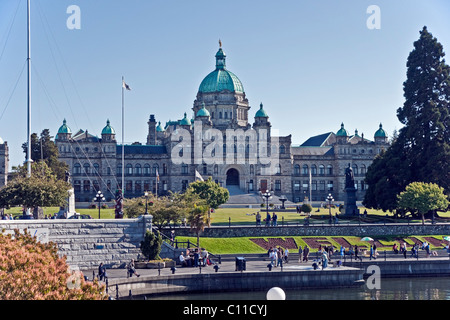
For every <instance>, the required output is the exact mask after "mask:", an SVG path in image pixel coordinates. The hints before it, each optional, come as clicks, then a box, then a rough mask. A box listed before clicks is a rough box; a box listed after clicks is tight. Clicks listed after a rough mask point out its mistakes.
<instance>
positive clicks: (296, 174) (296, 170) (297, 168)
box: [294, 164, 300, 176]
mask: <svg viewBox="0 0 450 320" xmlns="http://www.w3.org/2000/svg"><path fill="white" fill-rule="evenodd" d="M294 175H295V176H298V175H300V166H299V165H298V164H296V165H295V166H294Z"/></svg>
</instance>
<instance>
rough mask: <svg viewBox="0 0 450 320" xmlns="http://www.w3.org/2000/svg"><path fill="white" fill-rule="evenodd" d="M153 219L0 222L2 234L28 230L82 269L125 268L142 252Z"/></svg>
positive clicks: (142, 217)
mask: <svg viewBox="0 0 450 320" xmlns="http://www.w3.org/2000/svg"><path fill="white" fill-rule="evenodd" d="M151 221H152V216H151V215H148V216H141V217H139V218H137V219H123V220H114V219H111V220H106V219H102V220H98V219H92V220H72V219H67V220H12V221H11V220H0V230H1V231H2V232H3V233H13V232H14V229H19V230H20V231H21V232H23V230H24V229H27V230H28V232H29V233H31V235H35V236H36V237H37V238H38V240H39V241H41V242H49V241H51V242H54V243H56V244H57V246H58V253H59V254H60V255H66V256H67V263H68V264H69V265H70V266H71V267H73V268H79V269H81V270H87V269H95V268H97V267H98V265H99V264H100V262H103V263H104V264H105V265H106V266H107V267H108V268H118V267H124V266H125V265H126V264H127V263H128V262H129V261H130V260H131V259H136V258H137V256H138V255H139V254H140V253H141V251H140V242H141V241H142V240H143V238H144V234H145V231H146V229H147V228H151Z"/></svg>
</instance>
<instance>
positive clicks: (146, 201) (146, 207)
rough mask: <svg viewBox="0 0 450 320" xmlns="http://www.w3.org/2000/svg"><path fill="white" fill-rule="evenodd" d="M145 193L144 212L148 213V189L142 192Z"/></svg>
mask: <svg viewBox="0 0 450 320" xmlns="http://www.w3.org/2000/svg"><path fill="white" fill-rule="evenodd" d="M144 195H145V213H144V214H148V210H147V209H148V191H145V193H144Z"/></svg>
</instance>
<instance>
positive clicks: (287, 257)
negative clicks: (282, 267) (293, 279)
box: [284, 248, 289, 263]
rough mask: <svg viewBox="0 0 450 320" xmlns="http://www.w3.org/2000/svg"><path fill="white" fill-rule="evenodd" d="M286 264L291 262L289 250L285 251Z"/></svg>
mask: <svg viewBox="0 0 450 320" xmlns="http://www.w3.org/2000/svg"><path fill="white" fill-rule="evenodd" d="M284 262H285V263H288V262H289V249H288V248H286V249H284Z"/></svg>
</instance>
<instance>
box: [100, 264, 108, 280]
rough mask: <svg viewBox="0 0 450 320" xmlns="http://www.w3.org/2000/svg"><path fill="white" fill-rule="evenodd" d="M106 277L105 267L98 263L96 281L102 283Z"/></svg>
mask: <svg viewBox="0 0 450 320" xmlns="http://www.w3.org/2000/svg"><path fill="white" fill-rule="evenodd" d="M107 278H108V276H107V275H106V267H105V266H104V265H103V262H100V265H99V266H98V279H99V281H102V280H103V279H105V280H106V279H107Z"/></svg>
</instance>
